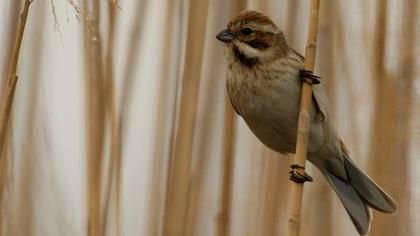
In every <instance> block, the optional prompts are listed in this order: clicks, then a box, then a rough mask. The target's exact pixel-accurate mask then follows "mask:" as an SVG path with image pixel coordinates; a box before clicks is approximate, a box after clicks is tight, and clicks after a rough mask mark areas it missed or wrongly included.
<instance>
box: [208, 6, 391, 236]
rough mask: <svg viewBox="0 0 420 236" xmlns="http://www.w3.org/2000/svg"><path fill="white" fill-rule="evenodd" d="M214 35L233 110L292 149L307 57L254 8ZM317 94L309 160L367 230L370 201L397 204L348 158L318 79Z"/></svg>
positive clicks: (263, 136) (274, 144) (282, 149)
mask: <svg viewBox="0 0 420 236" xmlns="http://www.w3.org/2000/svg"><path fill="white" fill-rule="evenodd" d="M216 38H217V39H219V40H220V41H222V42H224V43H225V45H226V47H225V54H226V58H227V63H228V67H227V68H228V70H227V74H228V76H227V90H228V93H229V97H230V100H231V103H232V106H233V107H234V109H235V111H236V112H237V113H238V114H239V115H240V116H242V118H243V119H244V121H245V122H246V123H247V125H248V127H249V128H250V129H251V131H252V132H253V133H254V134H255V136H257V138H258V139H259V140H260V141H261V142H263V143H264V144H265V145H266V146H267V147H269V148H271V149H273V150H275V151H277V152H279V153H294V152H295V146H296V133H297V121H298V115H299V104H300V94H301V82H300V80H299V74H300V71H301V70H302V69H303V60H304V58H303V57H302V56H301V55H300V54H299V53H297V51H296V50H294V49H292V48H290V47H289V46H288V45H287V42H286V39H285V37H284V35H283V33H282V32H281V31H280V30H279V29H278V28H277V26H276V25H275V24H274V23H273V22H272V21H271V20H270V19H269V18H268V17H267V16H265V15H263V14H261V13H259V12H256V11H250V10H247V11H243V12H241V13H239V14H238V15H237V16H235V17H233V19H232V20H231V21H230V22H229V24H228V26H227V28H226V29H225V30H223V31H222V32H220V33H219V34H218V35H217V36H216ZM313 94H314V99H313V105H312V109H311V114H310V117H311V126H310V132H309V139H310V141H309V146H308V160H309V161H310V162H312V163H313V164H314V165H315V166H316V167H317V168H318V169H319V170H320V171H321V172H322V173H323V174H324V176H325V177H326V179H327V180H328V182H329V183H330V184H331V186H332V187H333V189H334V190H335V191H336V193H337V195H338V197H339V198H340V200H341V202H342V203H343V205H344V207H345V209H346V210H347V212H348V213H349V216H350V218H351V220H352V221H353V223H354V225H355V227H356V229H357V231H358V232H359V233H360V234H361V235H364V234H366V233H367V232H368V230H369V226H370V221H371V215H370V212H369V207H370V208H373V209H376V210H379V211H382V212H385V213H393V212H395V211H396V210H397V204H396V203H395V201H394V200H393V199H392V198H391V197H389V196H388V194H387V193H385V192H384V191H383V190H382V189H381V188H380V187H379V186H378V185H376V184H375V182H373V181H372V180H371V179H370V178H369V177H368V176H367V175H366V174H365V173H364V172H363V171H362V170H361V169H360V168H359V167H358V166H357V165H356V164H355V163H354V162H353V161H352V160H351V159H350V158H349V153H348V151H347V150H346V149H345V147H344V144H343V143H342V141H341V139H340V137H339V136H338V134H337V132H336V130H335V128H334V126H333V124H332V123H331V121H330V119H329V104H328V99H327V97H326V95H325V92H324V89H323V87H322V85H314V86H313Z"/></svg>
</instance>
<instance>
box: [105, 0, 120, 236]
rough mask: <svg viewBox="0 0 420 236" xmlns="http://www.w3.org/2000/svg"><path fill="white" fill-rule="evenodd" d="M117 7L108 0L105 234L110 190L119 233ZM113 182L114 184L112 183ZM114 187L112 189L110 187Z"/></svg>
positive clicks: (118, 232) (116, 233) (113, 2)
mask: <svg viewBox="0 0 420 236" xmlns="http://www.w3.org/2000/svg"><path fill="white" fill-rule="evenodd" d="M116 7H117V1H116V0H108V16H109V23H108V31H107V39H108V41H107V47H106V52H105V68H104V70H105V71H104V72H105V73H104V95H105V106H106V112H105V116H107V117H109V123H110V128H111V132H110V144H109V145H110V152H109V154H110V156H109V158H108V160H109V163H108V172H107V177H108V178H107V180H106V182H105V184H106V190H105V194H106V195H105V199H104V204H103V212H102V215H101V228H102V229H101V230H102V233H103V234H105V233H106V232H107V226H108V216H109V209H110V207H111V195H112V190H114V191H115V195H114V196H115V204H114V206H115V211H114V212H115V217H114V218H113V219H114V222H115V232H114V234H113V235H116V236H119V235H120V234H121V215H120V213H121V194H120V190H121V168H120V167H121V156H120V154H121V148H122V147H121V145H122V142H121V139H120V138H119V131H118V126H117V114H116V104H115V86H114V52H113V48H114V41H115V39H114V38H115V11H116ZM113 183H114V184H115V185H113ZM113 186H114V187H115V188H114V189H113V188H112V187H113Z"/></svg>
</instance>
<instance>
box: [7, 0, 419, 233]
mask: <svg viewBox="0 0 420 236" xmlns="http://www.w3.org/2000/svg"><path fill="white" fill-rule="evenodd" d="M69 2H73V5H76V6H77V5H78V2H77V1H70V0H69V1H66V0H54V1H52V2H51V1H46V0H35V1H34V2H33V4H32V5H31V7H30V12H29V17H28V23H27V26H26V29H25V35H24V40H23V44H22V52H21V55H20V60H19V64H18V75H19V81H18V85H17V89H16V94H15V101H14V109H13V115H12V122H11V125H10V126H9V132H8V143H7V145H8V146H7V147H8V148H7V151H6V152H5V153H4V154H3V155H2V159H1V163H0V164H1V172H0V173H1V175H0V194H1V195H0V196H1V197H0V199H1V211H0V213H1V214H0V217H1V224H0V225H1V231H0V232H1V234H2V235H42V236H50V235H51V236H52V235H69V236H73V235H88V234H89V235H101V234H106V235H118V234H121V235H130V236H131V235H200V236H207V235H234V236H237V235H238V236H239V235H249V236H254V235H285V225H286V223H287V217H288V209H289V205H288V203H289V199H288V198H289V187H290V186H289V183H288V174H287V172H288V170H289V165H290V161H291V158H290V157H289V158H286V157H283V156H280V155H278V154H276V153H274V152H273V151H270V150H268V149H267V148H265V147H264V146H263V145H262V144H261V143H260V142H259V141H258V140H257V139H256V138H255V137H254V136H253V135H252V133H251V132H250V131H249V130H248V128H247V127H246V125H245V124H244V122H243V121H242V120H241V119H240V118H239V119H238V117H237V116H236V115H233V113H232V110H231V107H230V104H229V103H228V102H227V101H226V91H225V77H224V75H225V68H224V64H225V60H224V57H223V46H222V44H221V43H220V42H218V41H217V40H215V35H216V34H217V33H218V32H219V31H220V30H222V29H223V28H224V27H225V25H226V24H227V22H228V20H229V18H230V17H231V16H232V15H234V14H235V13H237V12H239V11H240V10H242V9H245V8H249V9H258V10H260V11H263V12H264V13H266V14H267V15H269V16H270V17H271V18H272V19H273V20H274V21H275V22H276V24H277V25H278V26H279V27H280V28H281V29H283V30H284V31H285V34H286V37H287V39H288V41H289V42H290V45H291V46H293V47H295V48H296V49H297V50H298V51H300V52H302V53H303V48H304V45H305V42H306V35H307V29H308V27H307V23H308V16H309V5H310V1H309V0H288V1H287V0H271V1H270V0H260V1H257V0H248V1H246V0H231V1H225V0H200V1H198V0H195V1H193V0H191V2H189V1H182V0H173V1H165V0H153V1H141V0H140V1H135V0H121V1H118V2H117V7H115V6H114V7H109V4H108V3H109V2H108V1H107V0H96V1H95V0H93V1H89V3H90V4H87V5H86V3H85V2H84V1H82V0H81V1H80V4H81V5H80V6H81V7H82V8H83V9H89V11H90V12H91V14H92V16H93V17H94V20H93V21H92V22H90V24H92V26H93V27H94V28H96V29H97V31H98V36H97V37H95V36H94V33H92V32H91V33H89V32H88V30H87V27H86V26H87V24H89V22H87V23H86V22H85V23H83V22H79V21H78V20H77V17H76V13H75V10H74V6H72V5H71V4H69ZM22 3H23V1H22V0H13V1H7V0H1V2H0V19H1V20H0V35H1V37H0V38H1V42H2V43H1V46H0V72H1V86H0V87H1V88H2V90H1V91H2V92H1V94H2V93H3V91H4V87H5V81H6V78H7V76H6V75H7V73H8V66H9V62H10V54H11V49H12V48H13V43H14V40H15V34H16V28H17V25H18V19H19V11H20V8H21V6H22ZM52 3H53V5H54V11H55V16H56V19H55V17H54V14H53V10H52ZM82 13H83V12H82ZM419 14H420V3H419V1H418V0H406V1H398V0H388V1H386V0H376V1H374V0H371V1H363V0H354V1H334V0H321V12H320V25H319V27H320V28H319V38H318V42H319V45H318V54H317V60H316V61H317V66H316V70H315V72H316V74H318V75H320V76H321V77H323V80H322V83H324V84H325V85H326V87H327V89H328V94H329V97H330V100H331V104H332V106H333V107H332V110H333V120H334V121H335V123H336V125H337V128H338V130H339V133H340V134H341V135H342V137H343V140H344V141H345V143H346V144H347V146H348V148H349V149H350V152H351V154H352V157H353V159H354V160H355V161H356V162H357V163H358V164H360V165H361V166H362V167H363V169H364V170H366V171H367V172H368V173H369V174H370V175H371V176H372V178H374V179H375V180H376V181H377V182H378V183H380V184H381V186H383V187H384V188H385V189H386V190H388V191H389V192H390V194H391V195H392V196H394V198H395V199H396V200H397V201H398V202H399V204H400V212H399V214H398V215H395V216H389V215H380V214H376V213H375V214H374V220H373V225H372V230H371V233H370V234H369V235H377V236H388V235H389V236H395V235H404V236H406V235H407V236H410V235H412V236H414V235H419V234H420V226H419V224H418V222H420V204H419V203H418V202H419V201H420V188H419V187H418V179H419V178H420V172H419V171H418V169H420V159H419V158H420V156H419V154H420V119H419V116H420V109H419V107H420V80H419V68H420V67H419V65H420V62H419V60H418V57H419V56H420V47H419V44H418V42H419V34H420V24H419V18H420V16H419ZM95 38H97V39H95ZM309 166H310V167H309V172H310V173H311V174H312V176H313V177H314V178H315V182H314V183H311V184H307V185H305V190H304V210H303V213H302V214H303V226H302V235H322V236H324V235H325V236H328V235H349V236H350V235H357V234H356V231H355V230H354V229H353V226H352V224H351V222H350V220H349V218H348V216H347V215H346V213H345V211H344V209H343V207H342V206H341V204H340V203H339V201H338V199H337V197H336V196H335V194H333V193H332V192H331V189H330V188H329V186H327V184H326V182H325V180H324V179H323V177H322V176H321V175H320V173H319V172H318V171H317V170H316V169H314V168H312V166H311V165H309ZM168 173H172V174H168ZM165 202H166V205H165Z"/></svg>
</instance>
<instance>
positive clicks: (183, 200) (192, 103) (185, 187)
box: [163, 0, 208, 236]
mask: <svg viewBox="0 0 420 236" xmlns="http://www.w3.org/2000/svg"><path fill="white" fill-rule="evenodd" d="M189 4H190V5H189V17H188V33H187V45H188V47H187V50H186V57H185V58H186V59H185V60H186V61H185V67H184V78H183V81H182V94H181V104H180V117H179V124H178V130H177V133H176V137H175V146H174V147H175V150H174V156H173V160H171V161H172V164H173V165H172V173H171V175H170V176H171V178H170V180H169V186H168V192H167V199H166V204H165V213H164V221H163V235H175V236H178V235H179V236H180V235H184V230H185V224H186V213H187V206H188V202H187V198H188V192H189V178H190V164H191V159H192V148H193V135H194V125H195V120H196V111H197V100H198V88H199V82H200V74H201V59H202V54H203V47H204V36H205V29H206V19H207V6H208V0H203V1H200V2H198V1H190V2H189Z"/></svg>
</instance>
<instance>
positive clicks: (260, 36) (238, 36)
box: [216, 10, 288, 65]
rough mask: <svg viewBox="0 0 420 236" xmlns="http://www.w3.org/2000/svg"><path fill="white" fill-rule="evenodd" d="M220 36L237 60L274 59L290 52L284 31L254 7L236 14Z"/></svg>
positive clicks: (261, 60) (253, 61)
mask: <svg viewBox="0 0 420 236" xmlns="http://www.w3.org/2000/svg"><path fill="white" fill-rule="evenodd" d="M216 38H217V39H218V40H220V41H222V42H224V43H225V44H226V46H227V48H228V53H232V58H233V60H235V59H238V60H240V61H241V62H242V63H245V64H248V65H253V64H257V63H266V62H270V61H272V60H275V59H277V58H279V57H282V56H284V55H286V53H287V50H288V46H287V42H286V39H285V37H284V35H283V33H282V32H281V31H280V30H279V29H278V28H277V26H276V25H275V24H274V23H273V21H271V20H270V18H268V17H267V16H265V15H264V14H262V13H260V12H257V11H252V10H245V11H242V12H241V13H239V14H238V15H236V16H235V17H233V18H232V20H231V21H230V22H229V24H228V25H227V28H226V29H224V30H222V31H221V32H220V33H219V34H218V35H217V36H216ZM228 57H229V55H228Z"/></svg>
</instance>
